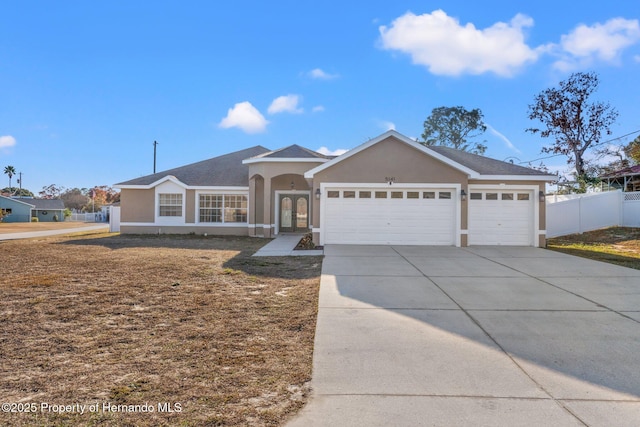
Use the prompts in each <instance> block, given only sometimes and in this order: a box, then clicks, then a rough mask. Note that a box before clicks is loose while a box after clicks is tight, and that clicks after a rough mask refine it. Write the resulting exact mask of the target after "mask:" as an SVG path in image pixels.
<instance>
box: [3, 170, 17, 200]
mask: <svg viewBox="0 0 640 427" xmlns="http://www.w3.org/2000/svg"><path fill="white" fill-rule="evenodd" d="M4 174H5V175H9V195H11V178H13V176H14V175H15V174H16V168H14V167H13V166H6V167H5V168H4Z"/></svg>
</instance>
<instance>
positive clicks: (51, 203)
mask: <svg viewBox="0 0 640 427" xmlns="http://www.w3.org/2000/svg"><path fill="white" fill-rule="evenodd" d="M0 209H2V213H3V214H4V215H6V216H5V217H4V218H3V219H2V221H3V222H30V221H31V218H34V217H35V218H38V221H41V222H52V221H56V220H57V221H64V202H63V201H62V200H60V199H33V198H29V197H4V196H0Z"/></svg>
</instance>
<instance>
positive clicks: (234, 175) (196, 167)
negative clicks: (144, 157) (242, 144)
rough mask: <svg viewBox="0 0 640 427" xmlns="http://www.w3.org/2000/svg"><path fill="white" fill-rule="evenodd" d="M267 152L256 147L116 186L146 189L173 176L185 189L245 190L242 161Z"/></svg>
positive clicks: (245, 168) (246, 182)
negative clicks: (242, 188) (132, 186)
mask: <svg viewBox="0 0 640 427" xmlns="http://www.w3.org/2000/svg"><path fill="white" fill-rule="evenodd" d="M268 152H269V149H267V148H264V147H261V146H255V147H251V148H247V149H245V150H240V151H235V152H233V153H229V154H225V155H222V156H219V157H214V158H212V159H208V160H203V161H201V162H197V163H192V164H190V165H186V166H181V167H178V168H174V169H169V170H166V171H162V172H157V173H155V174H152V175H147V176H143V177H140V178H135V179H131V180H129V181H125V182H120V183H118V184H116V185H149V184H152V183H154V182H156V181H158V180H160V179H162V178H164V177H166V176H168V175H172V176H175V177H176V178H177V179H178V180H179V181H180V182H182V183H184V184H186V185H194V186H203V187H209V186H211V187H214V186H225V187H226V186H229V187H248V186H249V166H248V165H243V164H242V161H243V160H245V159H248V158H250V157H254V156H258V155H260V154H264V153H268Z"/></svg>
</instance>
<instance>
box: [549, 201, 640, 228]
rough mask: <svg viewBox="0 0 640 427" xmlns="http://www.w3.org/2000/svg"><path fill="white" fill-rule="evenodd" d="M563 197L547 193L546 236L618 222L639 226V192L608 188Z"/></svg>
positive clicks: (615, 224) (618, 223) (607, 225)
mask: <svg viewBox="0 0 640 427" xmlns="http://www.w3.org/2000/svg"><path fill="white" fill-rule="evenodd" d="M564 199H565V200H558V201H556V200H557V198H555V197H554V196H547V204H546V208H547V237H557V236H565V235H567V234H574V233H584V232H585V231H591V230H597V229H599V228H604V227H613V226H617V225H621V226H625V227H640V192H635V193H623V192H622V191H620V190H618V191H607V192H604V193H592V194H581V195H578V196H577V197H572V198H564Z"/></svg>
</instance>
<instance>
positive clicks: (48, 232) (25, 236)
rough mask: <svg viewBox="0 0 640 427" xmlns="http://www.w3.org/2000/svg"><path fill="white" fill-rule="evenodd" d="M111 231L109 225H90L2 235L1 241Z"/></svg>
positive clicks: (0, 235) (0, 236)
mask: <svg viewBox="0 0 640 427" xmlns="http://www.w3.org/2000/svg"><path fill="white" fill-rule="evenodd" d="M94 230H101V231H105V232H107V231H109V224H104V223H101V224H97V225H88V226H84V227H75V228H61V229H59V230H45V231H28V232H25V233H3V234H0V240H17V239H32V238H34V237H47V236H56V235H60V234H72V233H79V232H82V231H94Z"/></svg>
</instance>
